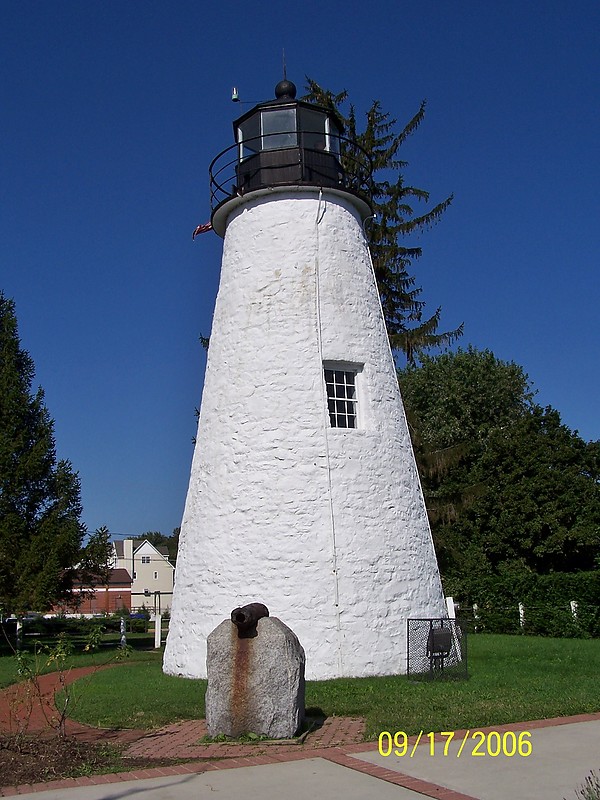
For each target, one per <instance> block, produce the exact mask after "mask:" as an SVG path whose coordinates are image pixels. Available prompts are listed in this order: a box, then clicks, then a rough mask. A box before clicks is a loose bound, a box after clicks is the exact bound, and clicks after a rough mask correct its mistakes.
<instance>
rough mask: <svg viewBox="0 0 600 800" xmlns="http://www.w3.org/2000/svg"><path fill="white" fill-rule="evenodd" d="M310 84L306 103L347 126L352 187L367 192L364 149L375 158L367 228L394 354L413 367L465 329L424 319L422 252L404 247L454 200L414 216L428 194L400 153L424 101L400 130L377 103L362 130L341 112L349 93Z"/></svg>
mask: <svg viewBox="0 0 600 800" xmlns="http://www.w3.org/2000/svg"><path fill="white" fill-rule="evenodd" d="M306 80H307V86H306V89H307V95H306V99H307V100H309V101H312V102H315V103H318V104H319V105H322V106H325V107H327V108H331V109H333V110H334V111H335V112H336V114H337V116H338V117H339V118H340V120H341V121H342V122H343V124H344V129H345V131H344V135H345V137H346V141H345V142H343V146H342V154H341V158H342V166H343V168H344V171H345V174H346V180H347V185H348V186H349V188H351V189H355V190H356V191H361V190H362V191H363V192H364V178H365V175H364V159H363V158H362V157H361V153H362V151H366V153H368V155H369V156H370V158H371V160H372V165H373V174H372V177H371V179H370V181H369V183H368V187H367V192H368V195H369V200H370V202H371V205H372V207H373V210H374V212H375V214H376V221H375V222H374V223H373V224H371V225H370V226H369V227H368V230H367V239H368V244H369V248H370V250H371V255H372V258H373V266H374V270H375V277H376V279H377V286H378V289H379V295H380V298H381V304H382V307H383V313H384V317H385V322H386V326H387V331H388V336H389V339H390V344H391V346H392V350H395V351H402V352H403V353H404V354H405V356H406V359H407V361H408V363H409V364H414V363H415V360H416V356H417V353H418V352H420V351H422V350H423V349H426V348H431V347H440V346H443V345H448V344H450V343H451V342H453V341H454V340H455V339H457V338H458V337H459V336H460V335H461V334H462V330H463V326H462V325H461V326H460V327H458V328H456V330H453V331H448V332H446V333H439V332H438V328H439V325H440V318H441V308H437V309H436V311H435V312H434V313H433V314H432V315H431V316H429V317H425V316H424V310H425V303H424V301H423V300H422V299H421V298H420V296H421V293H422V290H421V288H419V287H418V286H417V285H416V279H415V277H414V276H413V275H412V274H411V269H412V267H413V263H414V261H416V260H417V259H418V258H420V256H421V252H422V251H421V248H420V247H414V246H408V245H407V244H404V243H403V242H404V241H405V239H404V237H407V236H410V235H411V234H415V233H420V232H422V231H424V230H426V229H427V228H429V227H431V226H432V225H434V224H435V223H436V222H437V221H438V220H439V219H440V217H441V216H442V214H443V213H444V211H446V209H447V208H448V206H449V205H450V203H451V202H452V196H450V197H447V198H446V199H445V200H443V201H442V202H440V203H438V204H437V205H435V206H434V207H433V208H431V209H430V210H429V211H427V212H426V213H425V214H421V215H419V214H415V202H416V203H419V202H428V201H429V193H428V192H426V191H425V190H423V189H418V188H417V187H415V186H410V185H406V184H405V182H404V176H403V174H402V170H404V169H405V167H406V166H407V162H406V161H402V160H400V159H399V158H398V153H399V150H400V147H401V145H402V144H403V143H404V142H405V141H406V139H407V138H408V137H409V136H410V135H411V134H412V133H414V132H415V131H416V130H417V128H418V127H419V125H420V124H421V122H422V121H423V118H424V116H425V102H423V103H421V107H420V108H419V110H418V111H417V113H416V114H415V115H414V117H413V118H412V119H411V120H410V122H408V123H407V124H406V125H405V126H404V128H402V129H401V130H399V131H397V123H396V120H395V119H393V118H392V117H391V116H390V114H389V113H386V112H384V111H383V110H382V108H381V103H380V102H379V101H378V100H375V101H374V102H373V103H372V105H371V107H370V108H369V110H368V111H367V113H366V125H365V127H364V130H362V131H359V129H358V123H357V118H356V112H355V109H354V106H353V105H350V106H349V110H348V112H347V114H344V113H343V112H342V107H343V106H344V104H345V103H346V102H347V100H348V93H347V92H346V91H343V92H340V93H339V94H333V93H332V92H330V91H328V90H327V89H323V88H322V87H321V86H319V84H318V83H316V82H315V81H314V80H312V79H310V78H307V79H306Z"/></svg>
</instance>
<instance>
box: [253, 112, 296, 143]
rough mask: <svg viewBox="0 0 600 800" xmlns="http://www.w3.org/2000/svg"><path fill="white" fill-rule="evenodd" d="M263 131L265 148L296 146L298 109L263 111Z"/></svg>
mask: <svg viewBox="0 0 600 800" xmlns="http://www.w3.org/2000/svg"><path fill="white" fill-rule="evenodd" d="M261 118H262V133H263V145H262V149H263V150H278V149H279V148H281V147H294V146H295V145H296V144H297V143H298V137H297V134H296V109H295V108H280V109H278V110H273V111H263V112H262V113H261Z"/></svg>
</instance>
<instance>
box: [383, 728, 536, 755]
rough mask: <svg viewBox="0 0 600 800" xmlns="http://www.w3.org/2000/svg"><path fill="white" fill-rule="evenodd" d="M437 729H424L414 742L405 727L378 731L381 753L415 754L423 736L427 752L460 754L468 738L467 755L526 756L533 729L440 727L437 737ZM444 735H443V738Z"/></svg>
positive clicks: (528, 751)
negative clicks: (486, 730)
mask: <svg viewBox="0 0 600 800" xmlns="http://www.w3.org/2000/svg"><path fill="white" fill-rule="evenodd" d="M436 735H437V734H436V733H434V732H433V731H430V732H429V733H425V732H424V731H420V732H419V735H418V736H417V738H416V740H415V741H414V742H409V740H408V735H407V734H406V733H404V731H396V732H395V733H390V732H389V731H382V732H381V733H380V734H379V748H378V749H379V755H381V756H391V755H392V754H393V755H395V756H398V757H399V758H401V757H402V756H408V757H409V758H412V757H413V756H414V754H415V751H416V749H417V747H418V746H419V744H420V743H421V740H422V738H423V736H424V737H425V738H426V739H429V747H428V748H427V749H428V752H429V755H430V756H436V755H441V756H451V757H453V758H460V757H461V755H462V754H463V749H464V747H465V744H466V743H467V741H468V740H469V739H471V740H472V741H474V742H475V746H474V747H473V748H472V749H469V748H468V749H467V751H466V752H465V755H467V756H469V755H471V756H491V757H492V758H494V757H496V756H499V755H503V756H508V757H509V758H510V757H511V756H521V757H522V758H526V757H527V756H530V755H531V750H532V747H531V733H530V732H529V731H519V733H515V732H514V731H504V732H503V733H499V732H498V731H490V732H489V733H484V732H483V731H476V730H475V731H472V730H468V731H465V732H464V733H462V734H458V735H457V734H456V732H455V731H440V733H439V737H438V738H437V739H436ZM440 737H441V738H440ZM455 737H456V741H457V742H458V741H460V746H459V748H458V751H457V752H456V753H454V748H453V749H452V752H450V750H449V748H450V742H451V741H452V740H453V739H454V738H455ZM423 749H425V742H423Z"/></svg>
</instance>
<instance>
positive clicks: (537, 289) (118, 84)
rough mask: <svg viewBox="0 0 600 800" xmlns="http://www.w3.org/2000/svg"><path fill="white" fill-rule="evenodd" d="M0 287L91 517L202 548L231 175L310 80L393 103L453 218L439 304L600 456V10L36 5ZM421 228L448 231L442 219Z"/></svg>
mask: <svg viewBox="0 0 600 800" xmlns="http://www.w3.org/2000/svg"><path fill="white" fill-rule="evenodd" d="M0 31H1V32H0V41H1V49H0V64H1V67H2V74H3V80H2V82H1V84H0V102H1V108H2V125H1V132H0V139H1V147H0V174H1V180H0V202H1V212H0V242H1V244H0V247H1V256H0V289H2V290H3V291H4V293H5V294H6V295H7V296H8V297H12V298H13V299H14V300H15V302H16V306H17V314H18V318H19V327H20V335H21V340H22V344H23V346H24V347H25V348H26V349H27V350H28V351H29V352H30V354H31V356H32V358H33V359H34V362H35V365H36V385H37V384H41V385H42V386H43V388H44V390H45V392H46V402H47V406H48V409H49V411H50V414H51V416H52V417H53V418H54V420H55V433H56V442H57V451H58V455H59V456H60V457H63V458H69V459H70V460H71V461H72V463H73V466H74V468H75V469H76V470H78V471H79V473H80V477H81V483H82V498H83V503H84V515H83V520H84V522H85V523H86V524H87V525H88V527H89V528H90V529H91V530H93V529H94V528H96V527H98V526H99V525H103V524H105V525H107V526H108V527H109V528H110V530H111V531H113V532H114V533H115V534H120V535H124V534H134V535H138V534H140V533H142V532H144V531H147V530H162V531H163V532H165V533H170V532H171V530H172V529H173V528H174V527H175V526H177V525H179V523H180V520H181V514H182V511H183V504H184V501H185V494H186V491H187V482H188V477H189V468H190V462H191V457H192V437H193V436H194V433H195V417H194V408H195V407H197V406H198V405H199V403H200V397H201V390H202V379H203V373H204V366H205V358H204V352H203V350H202V348H201V346H200V344H199V335H200V334H201V333H202V334H208V333H209V332H210V326H211V319H212V311H213V306H214V300H215V296H216V291H217V288H218V279H219V264H220V252H221V244H222V242H221V240H220V239H219V238H218V237H217V236H216V235H215V234H213V233H209V234H204V235H202V236H201V237H199V238H197V239H196V240H195V241H194V242H192V238H191V233H192V230H193V229H194V227H195V226H196V225H197V224H198V223H200V222H205V221H206V220H207V219H208V218H209V190H208V178H207V168H208V165H209V163H210V161H211V160H212V158H213V157H214V156H215V155H216V154H217V153H218V152H219V151H221V150H223V149H224V148H225V147H227V146H229V144H231V143H232V132H231V122H232V120H233V119H234V118H235V117H236V116H239V115H240V114H241V113H242V112H243V111H245V110H247V109H248V108H249V106H242V107H240V105H236V104H234V103H232V102H231V100H230V96H231V88H232V86H237V87H238V88H239V92H240V95H241V98H242V100H244V99H246V100H250V101H260V100H267V99H271V98H272V97H273V87H274V85H275V84H276V83H277V81H278V80H279V79H280V77H281V61H282V58H281V52H282V49H283V48H285V53H286V60H287V71H288V77H289V78H291V79H292V80H294V81H295V82H296V83H297V84H298V85H299V87H302V86H303V81H304V76H305V75H310V76H311V77H313V78H314V79H316V80H317V81H318V82H320V83H321V84H322V85H325V86H327V87H329V88H331V89H332V90H334V91H339V90H341V89H343V88H346V89H348V91H349V92H350V95H351V98H352V100H353V102H354V104H355V106H356V108H357V111H358V112H359V114H360V113H362V112H363V111H364V110H366V108H367V107H368V105H369V104H370V102H371V101H372V100H373V99H375V98H378V99H380V100H381V102H382V105H383V107H384V109H386V110H389V111H390V112H391V113H392V114H393V115H394V116H396V117H397V119H398V120H399V122H401V123H404V122H406V121H407V120H408V119H409V118H410V117H411V116H412V115H413V114H414V113H415V112H416V110H417V109H418V107H419V103H420V102H421V100H422V99H424V98H426V99H427V115H426V119H425V122H424V124H423V125H422V126H421V128H420V129H419V130H418V131H417V133H416V134H415V135H414V136H413V137H412V138H411V139H410V140H409V141H408V142H407V144H406V145H405V147H404V152H403V154H402V155H403V158H404V159H405V160H407V161H408V162H409V167H408V168H407V170H406V172H405V176H406V180H407V182H410V183H413V184H414V185H416V186H419V187H421V188H425V189H427V190H429V191H430V192H431V199H432V201H436V202H437V201H439V200H441V199H443V198H445V197H446V196H447V195H449V194H451V193H454V196H455V199H454V202H453V204H452V206H451V208H450V209H449V211H448V212H447V213H446V215H445V217H444V219H443V220H442V221H441V222H440V223H439V225H437V226H436V227H435V228H434V229H433V230H432V231H430V232H428V233H426V234H424V235H423V236H422V237H420V238H419V239H418V240H417V243H418V244H420V245H421V246H422V247H423V250H424V254H423V258H422V259H421V261H420V262H419V263H418V264H417V265H416V267H415V273H416V275H417V281H418V284H419V285H421V286H422V287H423V297H424V299H425V300H426V301H427V303H428V308H429V309H430V310H431V311H433V310H434V309H435V308H436V307H437V306H438V305H441V306H442V308H443V314H442V319H443V328H444V329H450V328H453V327H455V326H456V325H458V324H459V323H460V322H464V323H465V335H464V337H463V339H462V345H463V346H465V347H466V346H467V345H468V344H473V345H475V346H477V347H479V348H490V349H491V350H492V351H493V352H494V353H495V354H496V355H497V356H498V357H500V358H503V359H506V360H511V361H515V362H517V363H518V364H521V365H522V366H523V367H524V368H525V370H526V372H527V373H528V374H529V376H530V378H531V380H532V381H533V383H534V385H535V387H536V388H537V389H538V395H537V400H538V402H540V403H542V404H544V405H546V404H550V405H552V406H554V407H555V408H557V409H558V410H559V411H560V412H561V414H562V417H563V420H564V422H565V423H566V424H568V425H569V426H571V427H572V428H575V429H578V430H579V431H580V433H581V435H582V436H583V437H584V438H586V439H598V438H600V419H599V415H598V405H599V402H598V397H599V396H600V377H599V374H598V352H599V351H600V331H599V325H598V308H599V306H600V288H599V287H600V280H599V277H598V267H599V264H598V261H599V259H598V255H599V252H600V247H599V244H600V199H599V198H600V196H599V192H598V184H599V178H600V175H599V163H600V155H599V152H600V151H599V144H598V143H599V141H600V137H599V134H600V110H599V109H600V104H599V102H598V100H599V97H600V41H599V40H600V4H598V2H597V0H575V1H574V2H573V1H572V0H564V2H557V1H556V0H545V1H544V2H541V0H537V2H530V3H523V2H522V0H519V1H516V0H504V1H503V2H494V1H493V0H491V1H490V2H485V3H484V2H482V1H481V0H479V1H478V2H475V1H474V0H468V1H466V2H465V1H463V0H454V2H442V1H441V0H440V2H431V1H429V2H428V1H427V0H424V1H422V2H419V3H408V2H403V1H402V0H396V2H391V1H390V0H384V1H383V2H373V3H372V4H370V5H365V4H363V3H356V2H354V1H351V2H346V3H339V2H331V3H327V4H326V3H316V2H312V0H308V2H304V3H302V4H301V5H297V6H287V7H286V6H282V5H281V4H275V3H261V4H247V3H238V2H225V3H212V4H206V3H198V2H195V3H191V2H171V3H168V2H155V0H148V1H142V0H136V1H135V2H134V1H133V0H129V2H124V0H122V1H121V2H115V1H114V0H102V2H92V0H90V1H89V2H84V1H83V0H80V1H79V2H72V1H71V0H61V1H60V2H58V1H54V0H48V1H47V2H44V3H39V2H27V0H25V1H24V2H16V0H5V2H4V3H3V4H2V6H1V8H0ZM422 210H425V207H423V209H422Z"/></svg>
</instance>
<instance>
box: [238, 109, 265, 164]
mask: <svg viewBox="0 0 600 800" xmlns="http://www.w3.org/2000/svg"><path fill="white" fill-rule="evenodd" d="M238 141H239V142H240V158H248V156H251V155H253V154H254V153H258V151H259V150H260V117H259V115H258V114H255V115H254V116H253V117H250V119H247V120H246V121H245V122H242V124H241V125H240V127H239V128H238Z"/></svg>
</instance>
